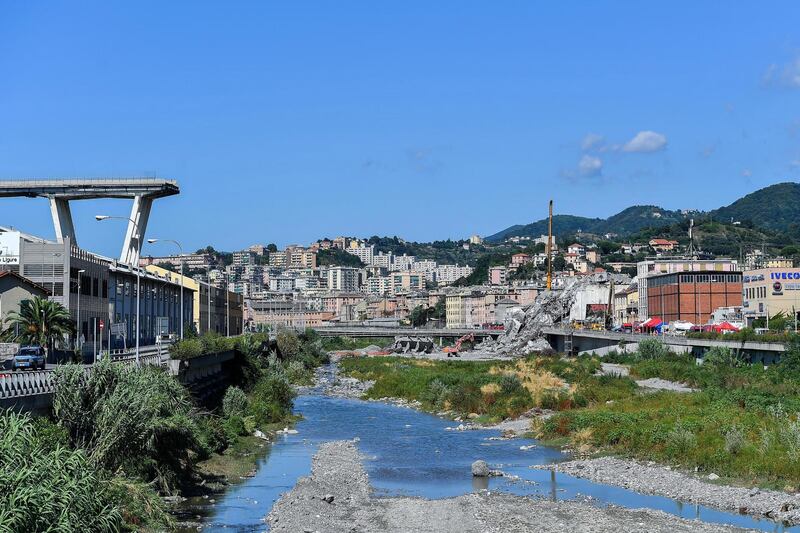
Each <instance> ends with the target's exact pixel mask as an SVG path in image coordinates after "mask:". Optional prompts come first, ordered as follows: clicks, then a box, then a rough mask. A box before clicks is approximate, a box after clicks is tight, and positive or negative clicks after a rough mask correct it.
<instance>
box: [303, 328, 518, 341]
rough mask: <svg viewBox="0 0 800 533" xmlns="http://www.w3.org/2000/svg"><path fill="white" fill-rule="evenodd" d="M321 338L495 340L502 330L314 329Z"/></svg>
mask: <svg viewBox="0 0 800 533" xmlns="http://www.w3.org/2000/svg"><path fill="white" fill-rule="evenodd" d="M314 331H316V332H317V333H319V335H320V336H321V337H397V336H400V335H407V336H413V337H442V338H445V339H458V338H460V337H463V336H464V335H469V334H472V335H475V338H476V339H477V338H481V339H485V338H492V339H496V338H497V337H499V336H500V335H502V334H503V331H502V330H490V329H469V328H458V329H447V328H416V329H415V328H403V327H397V328H391V327H385V326H326V327H318V328H314Z"/></svg>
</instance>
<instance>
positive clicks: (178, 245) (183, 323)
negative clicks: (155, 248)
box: [147, 239, 185, 340]
mask: <svg viewBox="0 0 800 533" xmlns="http://www.w3.org/2000/svg"><path fill="white" fill-rule="evenodd" d="M159 241H163V242H171V243H172V244H174V245H175V246H177V247H178V250H179V251H180V254H181V340H183V330H184V329H185V322H184V318H183V246H181V243H179V242H178V241H176V240H173V239H147V243H148V244H155V243H157V242H159Z"/></svg>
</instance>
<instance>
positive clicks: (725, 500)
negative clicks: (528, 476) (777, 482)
mask: <svg viewBox="0 0 800 533" xmlns="http://www.w3.org/2000/svg"><path fill="white" fill-rule="evenodd" d="M531 468H539V469H544V470H555V471H556V472H563V473H565V474H569V475H571V476H574V477H580V478H586V479H590V480H592V481H595V482H597V483H605V484H607V485H616V486H619V487H624V488H626V489H630V490H633V491H636V492H640V493H643V494H654V495H658V496H665V497H667V498H673V499H676V500H680V501H683V502H688V503H696V504H700V505H705V506H707V507H714V508H716V509H721V510H723V511H729V512H735V513H741V514H750V515H754V516H765V517H767V518H771V519H773V520H777V521H782V522H785V523H787V524H790V525H793V524H800V497H798V495H795V494H787V493H785V492H780V491H775V490H761V489H758V488H742V487H731V486H726V485H717V484H714V483H709V482H707V481H703V480H702V479H700V478H698V477H696V476H693V475H689V474H685V473H682V472H678V471H675V470H672V469H670V467H668V466H659V465H655V464H642V463H639V462H636V461H631V460H627V459H619V458H616V457H600V458H597V459H587V460H579V461H567V462H564V463H556V464H552V465H541V466H533V467H531ZM709 476H711V478H712V479H713V478H714V477H715V475H714V474H709Z"/></svg>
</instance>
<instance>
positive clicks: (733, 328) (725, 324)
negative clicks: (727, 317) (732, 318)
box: [713, 322, 739, 331]
mask: <svg viewBox="0 0 800 533" xmlns="http://www.w3.org/2000/svg"><path fill="white" fill-rule="evenodd" d="M713 328H714V331H739V328H737V327H736V326H734V325H733V324H731V323H730V322H723V323H722V324H717V325H715V326H713Z"/></svg>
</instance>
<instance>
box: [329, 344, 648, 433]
mask: <svg viewBox="0 0 800 533" xmlns="http://www.w3.org/2000/svg"><path fill="white" fill-rule="evenodd" d="M340 364H341V368H342V372H344V373H345V374H347V375H350V376H353V377H356V378H359V379H362V380H374V381H375V385H374V386H373V387H372V388H371V389H370V390H369V391H368V392H367V397H369V398H383V397H396V398H404V399H406V400H410V401H411V400H416V401H419V402H421V404H422V408H423V409H425V410H428V411H434V412H436V411H442V410H445V411H451V412H452V413H454V414H460V415H465V414H469V413H476V414H478V415H484V419H485V420H502V419H504V418H508V417H515V416H519V415H520V414H522V413H524V412H526V411H528V410H529V409H531V408H533V407H542V408H547V409H571V408H574V407H578V406H585V405H588V404H590V403H593V402H605V401H607V400H612V399H616V398H618V397H622V396H624V395H627V394H630V393H631V391H632V390H633V389H634V388H635V385H634V384H633V382H632V381H631V380H629V379H627V378H617V377H608V376H594V375H593V374H594V372H595V371H596V370H597V369H598V368H599V364H600V363H599V360H598V359H596V358H589V357H581V358H578V359H573V360H566V359H559V358H558V357H528V358H525V359H520V360H518V361H515V362H507V361H503V362H498V361H493V362H490V361H487V362H471V361H470V362H467V361H428V360H415V359H407V358H401V357H372V358H347V359H344V360H342V361H341V363H340Z"/></svg>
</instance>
